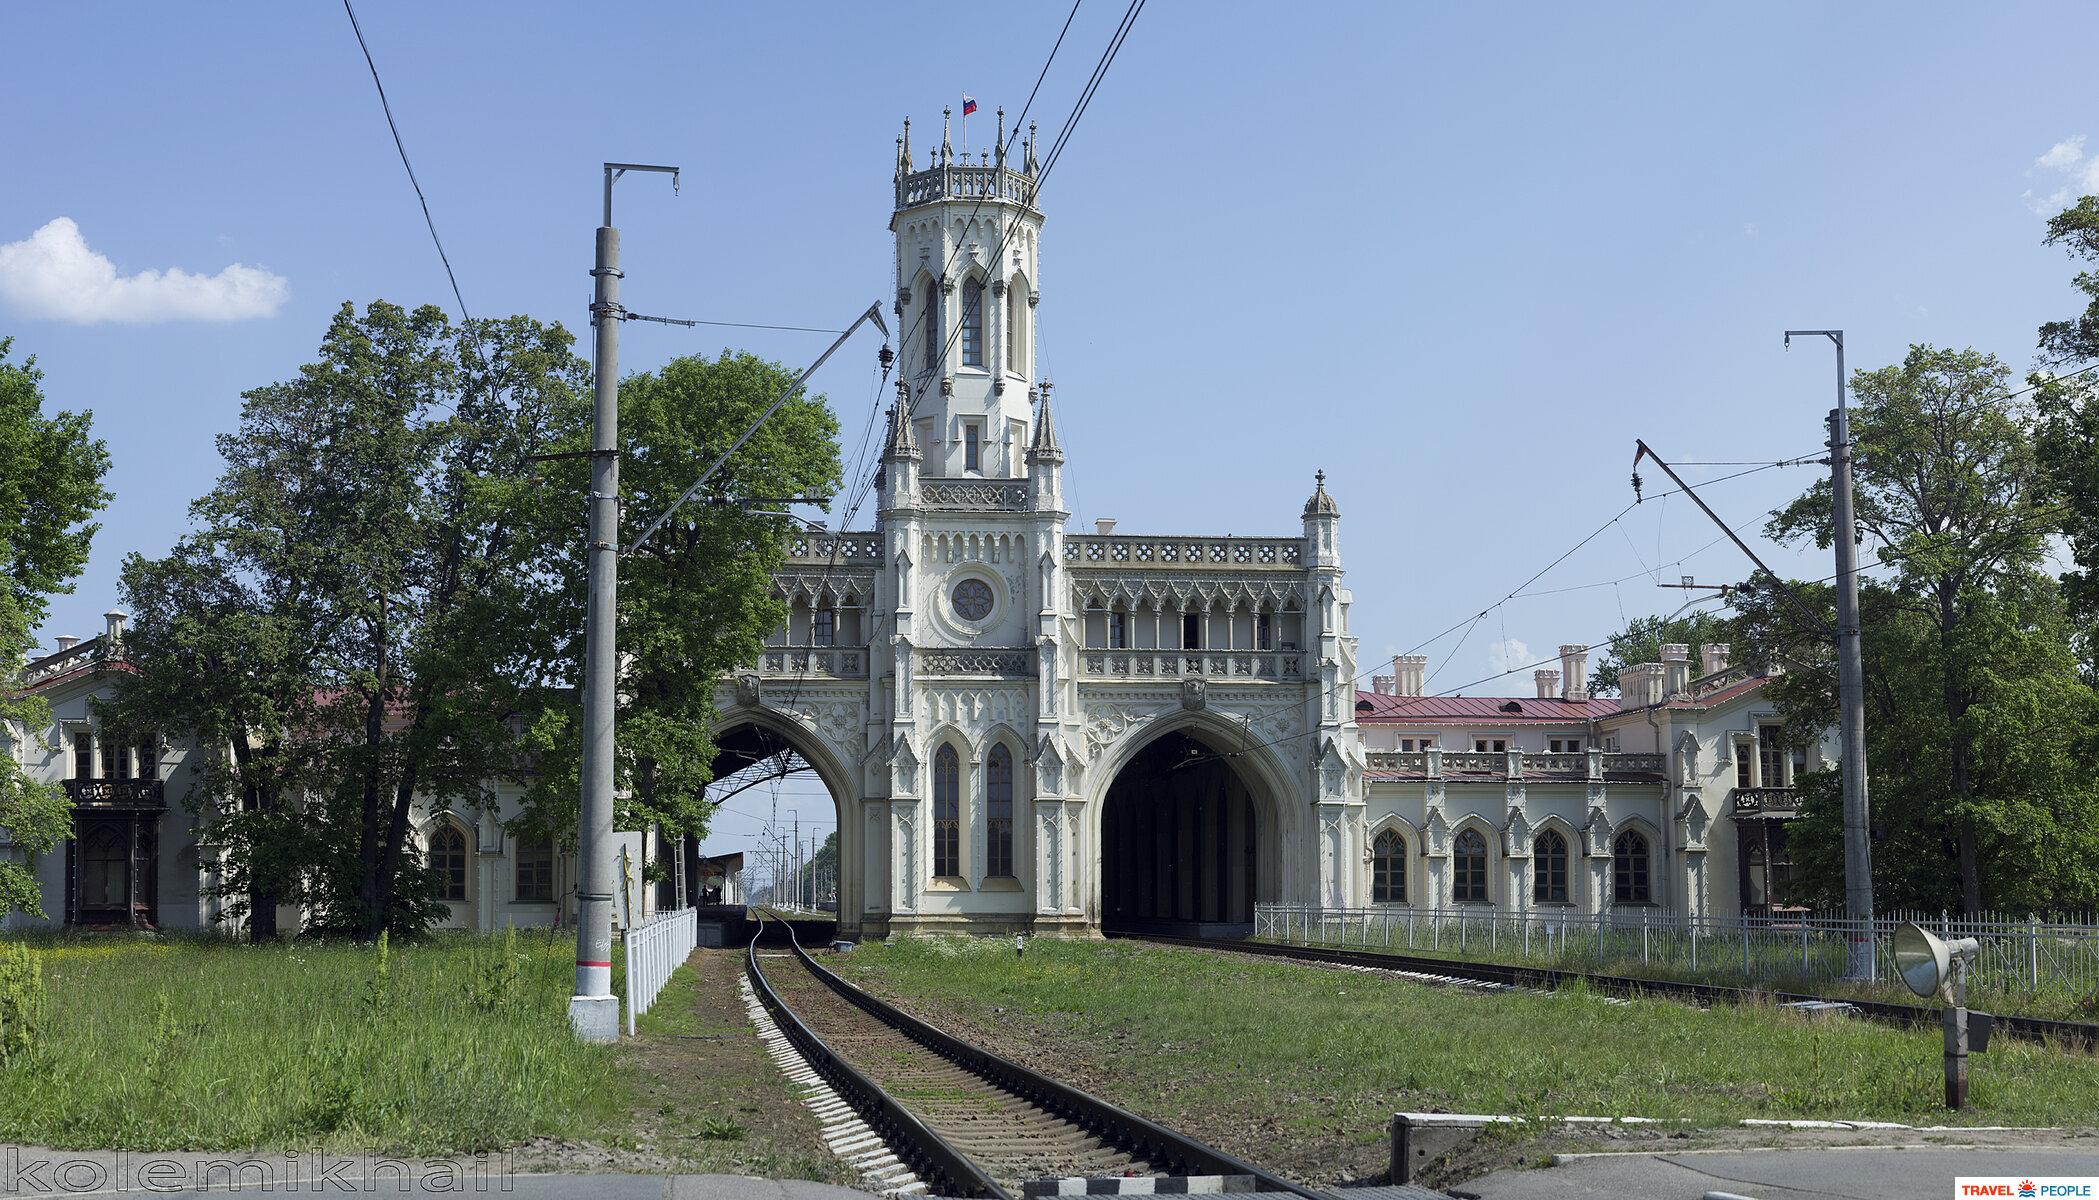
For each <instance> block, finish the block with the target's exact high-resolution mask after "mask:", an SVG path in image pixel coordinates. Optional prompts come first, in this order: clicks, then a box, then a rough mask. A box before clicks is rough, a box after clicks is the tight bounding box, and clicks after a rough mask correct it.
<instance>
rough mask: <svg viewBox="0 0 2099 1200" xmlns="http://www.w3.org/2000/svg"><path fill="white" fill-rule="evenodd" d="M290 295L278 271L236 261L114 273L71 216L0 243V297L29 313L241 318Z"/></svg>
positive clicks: (88, 318) (127, 319)
mask: <svg viewBox="0 0 2099 1200" xmlns="http://www.w3.org/2000/svg"><path fill="white" fill-rule="evenodd" d="M290 294H291V287H290V284H289V283H288V282H287V281H286V280H285V279H284V278H283V277H282V276H280V275H272V274H270V273H269V272H268V271H264V270H261V269H259V268H256V267H246V266H242V265H241V264H239V263H235V264H233V265H232V266H230V267H227V268H226V269H225V270H223V271H220V272H219V273H218V274H216V275H192V274H190V273H188V272H187V271H183V270H181V269H179V268H172V267H171V268H169V269H168V270H167V271H164V272H163V271H140V272H139V273H138V274H136V275H118V274H117V268H116V264H115V263H112V262H110V261H109V260H108V259H107V258H104V257H103V256H102V255H100V254H97V253H95V252H94V251H93V250H91V249H89V248H88V244H87V240H86V239H85V238H82V237H81V236H80V227H79V226H78V225H75V224H74V223H73V219H72V218H71V217H59V218H58V219H56V220H54V221H52V222H51V223H50V224H48V225H46V226H44V227H43V228H42V229H39V230H37V231H36V232H35V233H33V234H30V235H29V237H28V238H27V239H25V240H23V241H19V242H9V243H6V244H4V245H0V300H4V301H5V302H6V303H7V305H8V306H9V307H10V308H13V309H14V310H15V311H16V312H18V313H20V314H21V315H23V316H27V317H45V318H49V319H51V320H55V321H71V322H73V323H74V324H77V325H93V324H96V323H98V322H102V321H119V322H124V323H127V324H146V323H151V322H156V321H243V320H247V319H248V318H250V317H269V316H275V315H276V313H277V310H278V309H279V308H281V307H282V306H283V305H284V301H285V298H286V297H287V296H289V295H290Z"/></svg>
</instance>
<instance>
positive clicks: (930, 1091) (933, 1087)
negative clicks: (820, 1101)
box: [747, 918, 1324, 1200]
mask: <svg viewBox="0 0 2099 1200" xmlns="http://www.w3.org/2000/svg"><path fill="white" fill-rule="evenodd" d="M774 919H777V918H774ZM788 951H789V953H788V954H786V955H781V954H778V953H777V952H774V953H761V952H760V950H759V948H758V940H757V939H755V938H754V939H753V940H752V943H751V946H750V948H749V950H748V951H747V962H748V971H749V975H750V980H751V986H752V990H753V991H754V992H755V993H756V995H757V998H758V1000H759V1002H760V1004H762V1005H763V1006H764V1008H765V1010H766V1011H767V1012H768V1013H769V1014H770V1015H771V1016H772V1019H773V1021H774V1022H775V1023H776V1024H777V1025H778V1027H779V1030H780V1032H781V1034H782V1035H783V1036H785V1037H786V1038H787V1039H788V1041H790V1042H791V1043H793V1045H794V1046H795V1048H796V1049H797V1050H799V1051H800V1052H801V1055H802V1057H803V1059H804V1060H805V1061H806V1062H807V1063H808V1065H809V1067H810V1068H811V1069H812V1070H813V1071H814V1072H815V1073H816V1074H817V1075H818V1076H820V1077H821V1078H822V1079H823V1081H824V1082H825V1083H826V1084H828V1085H829V1087H830V1089H831V1090H832V1091H834V1092H835V1093H836V1094H837V1095H838V1096H839V1097H840V1098H841V1099H842V1100H844V1101H845V1102H846V1103H847V1104H849V1105H851V1106H852V1108H853V1110H854V1111H855V1112H856V1113H857V1114H858V1115H859V1118H860V1120H862V1121H864V1122H865V1123H866V1125H867V1126H868V1127H869V1128H870V1129H871V1130H873V1131H874V1132H875V1133H877V1134H879V1135H880V1136H881V1138H882V1140H883V1142H884V1143H885V1144H886V1145H887V1146H888V1147H889V1149H890V1152H891V1153H893V1154H895V1155H896V1156H897V1158H898V1159H899V1160H901V1162H902V1163H903V1164H904V1165H906V1166H908V1167H909V1169H910V1170H911V1172H913V1173H914V1174H915V1175H916V1177H917V1180H918V1181H919V1182H922V1183H923V1184H924V1186H925V1189H926V1190H928V1191H930V1192H932V1193H933V1194H935V1195H941V1196H985V1197H994V1198H997V1200H1014V1198H1015V1197H1019V1196H1022V1195H1023V1194H1042V1193H1044V1192H1046V1191H1049V1192H1053V1191H1055V1190H1056V1189H1055V1187H1054V1185H1052V1186H1049V1187H1045V1186H1044V1183H1043V1181H1058V1180H1062V1181H1065V1188H1064V1189H1063V1190H1066V1191H1069V1190H1071V1187H1070V1181H1071V1180H1075V1179H1081V1180H1083V1179H1091V1180H1101V1179H1109V1178H1115V1177H1122V1178H1130V1179H1131V1183H1132V1184H1134V1185H1135V1186H1133V1187H1130V1188H1128V1189H1127V1190H1132V1191H1137V1190H1142V1191H1150V1192H1156V1193H1167V1192H1204V1191H1208V1192H1217V1191H1225V1190H1231V1191H1255V1190H1258V1191H1264V1192H1284V1193H1289V1194H1292V1195H1295V1196H1298V1197H1304V1198H1305V1200H1324V1198H1323V1197H1320V1196H1319V1195H1318V1194H1317V1193H1314V1192H1309V1191H1306V1190H1305V1189H1303V1188H1300V1187H1298V1186H1297V1185H1295V1184H1292V1183H1290V1182H1289V1181H1287V1180H1285V1179H1282V1178H1280V1177H1279V1176H1276V1175H1273V1174H1271V1173H1269V1172H1267V1171H1263V1170H1261V1169H1260V1168H1258V1167H1254V1166H1252V1165H1250V1164H1247V1163H1244V1162H1241V1161H1239V1160H1238V1159H1235V1158H1233V1157H1231V1156H1230V1155H1228V1154H1225V1153H1223V1152H1221V1151H1218V1150H1215V1149H1212V1148H1211V1147H1209V1146H1206V1145H1203V1144H1202V1143H1201V1142H1198V1141H1195V1140H1194V1139H1192V1138H1188V1137H1184V1136H1182V1135H1180V1134H1178V1133H1175V1132H1173V1131H1172V1130H1169V1129H1167V1128H1165V1127H1164V1126H1161V1125H1158V1124H1156V1123H1154V1122H1151V1121H1148V1120H1146V1119H1144V1118H1143V1117H1140V1116H1137V1115H1136V1114H1135V1113H1131V1112H1128V1111H1126V1110H1124V1109H1121V1108H1118V1107H1116V1106H1115V1105H1113V1104H1110V1103H1108V1102H1107V1101H1105V1100H1102V1099H1100V1098H1099V1097H1097V1096H1092V1095H1089V1094H1088V1093H1085V1092H1082V1091H1080V1090H1078V1089H1077V1088H1073V1087H1070V1086H1068V1085H1065V1084H1062V1083H1059V1082H1057V1081H1056V1080H1053V1079H1050V1078H1049V1077H1047V1076H1045V1075H1041V1074H1039V1073H1037V1072H1035V1071H1032V1070H1030V1069H1028V1068H1026V1067H1023V1066H1021V1065H1019V1064H1018V1063H1014V1062H1011V1061H1009V1060H1007V1059H1004V1058H1001V1057H999V1056H998V1055H995V1054H992V1053H991V1052H990V1051H988V1050H983V1049H980V1048H978V1047H976V1046H973V1045H971V1044H969V1043H967V1042H964V1041H962V1040H961V1039H960V1038H957V1037H954V1036H953V1035H952V1034H949V1033H947V1032H945V1031H943V1030H940V1029H938V1028H936V1027H934V1026H932V1025H928V1024H926V1023H925V1022H923V1021H920V1020H918V1019H917V1018H915V1017H912V1016H910V1015H909V1014H907V1013H904V1012H902V1011H900V1010H898V1009H896V1008H894V1007H892V1006H890V1005H888V1004H886V1003H884V1002H882V1001H880V1000H877V999H876V998H874V997H873V996H870V995H868V994H867V993H865V992H863V991H861V990H860V989H859V988H856V987H854V986H853V985H852V984H849V983H847V982H846V981H844V980H843V979H840V978H839V977H838V976H837V975H835V974H833V973H832V972H830V971H828V970H826V969H824V967H822V966H821V965H820V964H818V963H817V962H816V961H815V960H814V959H812V958H811V957H810V956H809V955H808V953H807V952H806V951H804V950H803V949H802V947H801V945H800V943H799V942H790V944H789V947H788ZM768 968H770V969H768ZM1133 1177H1134V1178H1133ZM1030 1184H1033V1185H1035V1186H1033V1187H1030V1186H1029V1185H1030ZM1089 1190H1094V1191H1099V1190H1101V1189H1099V1188H1094V1189H1089ZM1107 1190H1123V1189H1122V1188H1120V1187H1118V1188H1110V1189H1107Z"/></svg>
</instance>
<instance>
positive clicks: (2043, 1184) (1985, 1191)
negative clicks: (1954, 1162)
mask: <svg viewBox="0 0 2099 1200" xmlns="http://www.w3.org/2000/svg"><path fill="white" fill-rule="evenodd" d="M1953 1194H1954V1195H1955V1196H1956V1197H1959V1198H1960V1200H1968V1198H1969V1197H1975V1196H2005V1197H2010V1198H2012V1200H2056V1198H2058V1197H2062V1198H2064V1200H2069V1198H2082V1200H2099V1178H2095V1177H2093V1176H2089V1175H2087V1176H2083V1177H2079V1178H2069V1177H2059V1178H2053V1179H2040V1178H2034V1177H2017V1178H2012V1177H2006V1176H1997V1177H1994V1178H1993V1177H1991V1176H1987V1175H1983V1176H1968V1175H1964V1176H1962V1177H1960V1178H1958V1179H1955V1180H1954V1181H1953Z"/></svg>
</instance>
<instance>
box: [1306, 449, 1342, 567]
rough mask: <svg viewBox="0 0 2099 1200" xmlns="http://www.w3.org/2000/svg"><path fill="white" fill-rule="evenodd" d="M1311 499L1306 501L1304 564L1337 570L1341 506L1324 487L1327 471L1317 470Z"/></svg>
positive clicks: (1339, 557) (1339, 563)
mask: <svg viewBox="0 0 2099 1200" xmlns="http://www.w3.org/2000/svg"><path fill="white" fill-rule="evenodd" d="M1314 478H1315V479H1316V480H1317V481H1318V482H1317V485H1316V487H1315V488H1314V489H1313V491H1312V498H1311V499H1310V500H1307V501H1305V566H1306V567H1307V568H1310V569H1313V570H1338V569H1339V568H1340V566H1341V506H1340V505H1338V504H1336V503H1334V498H1333V496H1331V495H1329V494H1328V492H1327V490H1326V472H1325V471H1321V472H1319V473H1318V474H1317V475H1316V476H1314Z"/></svg>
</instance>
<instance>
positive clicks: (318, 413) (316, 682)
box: [106, 302, 588, 938]
mask: <svg viewBox="0 0 2099 1200" xmlns="http://www.w3.org/2000/svg"><path fill="white" fill-rule="evenodd" d="M571 340H572V339H571V338H570V336H569V335H568V334H567V333H566V332H565V331H564V330H562V329H561V328H560V327H559V326H553V327H547V326H542V325H539V324H538V323H536V322H533V321H531V320H529V319H527V318H523V317H512V318H509V319H507V320H501V321H473V322H469V323H467V324H466V325H465V326H464V327H462V328H459V329H456V330H455V329H453V328H452V327H451V325H450V323H449V322H448V321H447V320H446V318H445V315H444V313H443V312H442V311H441V310H438V309H436V308H433V307H424V308H421V309H418V310H416V311H414V312H412V313H411V312H407V311H404V310H403V309H400V308H398V307H396V306H393V305H390V304H386V303H383V302H381V303H374V304H372V305H370V306H369V307H368V308H367V309H366V311H365V313H364V314H363V315H362V316H359V315H358V314H357V312H356V310H355V308H354V306H351V305H347V304H346V305H344V306H343V308H342V310H341V311H340V312H339V313H338V314H337V315H336V317H335V319H334V321H333V322H332V323H331V325H330V327H329V329H328V332H327V335H326V336H325V338H324V339H323V341H322V344H321V357H320V360H319V361H318V362H315V363H313V364H310V365H308V366H306V367H304V368H302V369H301V371H300V373H299V375H298V377H297V378H296V379H293V380H290V381H286V382H282V383H276V384H272V385H270V386H267V387H263V388H258V389H256V390H254V391H251V392H248V393H246V394H245V397H244V398H245V401H246V404H245V406H244V408H243V412H242V417H241V424H240V428H239V430H238V431H237V432H234V433H231V434H227V435H223V436H221V437H220V439H219V450H220V453H221V455H222V456H223V457H224V459H225V460H226V469H225V472H224V473H223V474H222V475H221V476H220V478H219V482H218V486H217V487H215V488H214V489H213V490H212V491H211V492H210V493H209V494H207V495H206V496H204V497H203V498H201V499H200V500H198V501H197V502H196V503H195V504H194V505H192V506H191V518H192V521H193V523H194V525H195V526H196V530H195V532H193V533H192V534H190V535H189V536H187V537H185V538H184V539H182V541H181V542H180V543H179V544H178V545H177V546H176V547H175V549H174V551H173V552H172V553H171V554H170V555H168V556H167V557H166V558H162V559H158V560H148V559H145V558H143V557H141V556H139V555H135V554H134V555H133V556H131V557H130V558H129V559H127V561H126V563H125V566H124V571H123V587H124V592H125V596H126V598H127V600H129V602H130V603H131V604H132V606H133V609H134V625H133V630H132V632H131V634H130V637H129V638H128V640H127V651H128V653H129V655H130V657H131V659H132V661H133V663H134V665H136V666H137V667H138V668H139V670H138V674H137V675H135V676H131V677H128V678H126V679H124V680H122V681H121V682H120V685H119V687H118V689H117V693H116V697H115V699H114V701H113V702H112V704H111V705H110V706H109V707H108V709H107V712H106V719H108V720H110V721H112V722H113V723H114V724H116V725H118V726H119V727H120V728H153V729H160V730H163V731H166V732H170V733H174V734H176V735H178V736H182V737H184V738H186V739H188V740H191V741H193V742H194V743H195V744H196V745H198V746H199V747H227V748H228V750H229V753H227V754H226V755H224V756H223V759H222V758H221V756H219V755H216V754H212V753H208V752H207V753H203V754H200V755H199V756H198V757H199V758H200V759H201V760H202V765H201V770H200V773H199V775H198V777H197V784H196V786H195V788H194V789H193V791H192V792H191V794H190V795H189V797H187V803H188V804H189V805H190V806H191V807H192V809H193V810H194V811H195V812H196V813H197V814H198V815H199V817H200V818H201V819H202V821H203V824H204V825H205V827H206V836H207V838H208V840H209V841H210V843H211V844H213V845H217V846H219V847H221V848H222V851H223V856H224V860H225V864H224V879H225V882H224V884H223V885H222V893H223V894H224V895H225V896H227V897H228V899H229V900H230V904H229V911H230V912H231V913H233V914H235V915H238V914H240V913H243V912H245V913H246V914H247V916H248V917H249V920H250V928H251V931H252V932H253V934H254V935H255V936H257V937H266V936H271V935H273V934H274V932H275V930H274V921H273V915H274V911H275V908H276V906H277V905H278V904H283V903H300V904H305V905H308V906H310V907H311V908H312V909H313V910H314V913H315V919H314V926H315V928H316V929H317V930H319V931H322V932H338V933H345V934H352V935H355V936H358V937H360V938H374V937H377V936H378V935H379V934H380V933H381V932H385V931H391V932H393V933H395V934H396V935H404V934H408V935H412V934H415V933H419V932H421V931H422V930H423V929H425V928H427V927H428V925H429V924H430V923H431V922H432V921H433V920H436V919H438V918H440V917H441V916H442V914H443V909H442V907H441V906H440V905H439V904H438V903H437V902H436V900H435V884H436V880H435V879H434V878H433V877H432V876H431V874H430V873H429V872H427V871H425V870H424V869H423V868H422V865H421V862H420V860H419V857H418V855H417V853H416V848H415V843H414V840H413V838H412V830H411V813H412V809H413V806H414V804H415V803H416V802H417V801H418V800H422V801H423V802H425V803H428V804H430V805H432V806H434V807H447V806H449V807H454V808H458V809H461V810H467V811H472V810H475V809H479V808H485V807H487V806H489V805H491V804H493V803H494V799H495V797H494V789H495V787H496V786H497V785H498V784H499V783H501V782H502V781H504V780H506V779H516V778H519V777H520V775H521V767H520V761H521V760H520V758H519V747H518V739H517V731H518V730H519V729H520V728H521V727H522V725H523V723H524V721H525V720H526V719H527V718H528V717H529V716H530V714H533V713H536V712H538V711H540V710H541V709H542V708H544V707H545V705H546V704H547V703H548V700H547V696H548V694H549V693H550V692H551V691H552V690H553V689H552V686H551V685H550V683H549V681H547V680H546V679H545V678H544V677H542V676H540V675H539V674H537V668H538V667H539V666H540V665H541V664H543V663H544V662H546V661H547V659H548V658H549V656H550V655H549V651H548V649H547V647H546V645H545V644H544V643H545V640H546V639H549V638H560V637H562V636H565V635H563V634H559V633H549V632H548V627H547V626H545V625H543V624H540V623H536V622H535V621H534V620H533V619H532V618H533V616H534V615H535V614H536V613H538V612H539V611H540V610H541V608H542V596H543V594H544V593H545V591H546V590H547V587H548V585H549V583H550V581H551V580H552V579H553V576H552V574H551V573H550V565H549V562H548V557H549V555H548V549H547V545H548V544H547V542H546V540H545V539H546V534H547V531H548V527H549V525H550V524H553V523H554V522H553V519H552V518H551V517H550V512H551V510H552V509H553V508H554V507H555V505H554V503H553V502H552V501H550V500H549V499H548V497H547V495H546V493H545V492H544V491H543V490H541V489H540V488H538V487H537V486H535V484H534V482H533V481H532V480H531V478H530V475H531V468H532V461H531V460H532V456H534V455H536V454H540V453H543V452H545V451H547V450H548V449H549V448H550V447H552V446H555V445H557V444H561V443H565V442H573V441H574V440H576V439H577V438H578V437H580V436H581V433H580V431H581V430H582V429H583V428H584V427H585V425H586V423H587V414H588V405H587V402H585V401H584V400H583V398H582V397H583V387H584V384H585V382H586V376H587V367H586V366H585V364H583V363H582V362H581V361H579V360H578V359H577V358H576V357H575V356H574V354H573V353H572V352H571V351H570V349H569V346H570V343H571Z"/></svg>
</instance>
